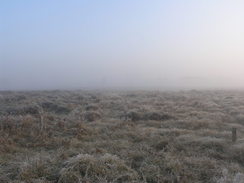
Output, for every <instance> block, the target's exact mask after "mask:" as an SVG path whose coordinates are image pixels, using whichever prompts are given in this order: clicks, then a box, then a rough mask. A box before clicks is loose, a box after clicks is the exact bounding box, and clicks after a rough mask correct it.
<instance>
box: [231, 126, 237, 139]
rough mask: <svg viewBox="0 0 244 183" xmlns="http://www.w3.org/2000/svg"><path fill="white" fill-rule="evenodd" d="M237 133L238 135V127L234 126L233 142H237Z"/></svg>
mask: <svg viewBox="0 0 244 183" xmlns="http://www.w3.org/2000/svg"><path fill="white" fill-rule="evenodd" d="M236 140H237V135H236V128H232V142H236Z"/></svg>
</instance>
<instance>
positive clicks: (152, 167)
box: [0, 91, 244, 183]
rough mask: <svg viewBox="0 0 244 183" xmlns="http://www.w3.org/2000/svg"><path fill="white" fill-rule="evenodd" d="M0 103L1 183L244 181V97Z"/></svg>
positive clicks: (46, 95) (6, 97)
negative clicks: (234, 136)
mask: <svg viewBox="0 0 244 183" xmlns="http://www.w3.org/2000/svg"><path fill="white" fill-rule="evenodd" d="M0 96H1V97H0V182H1V183H2V182H3V183H5V182H6V183H8V182H9V183H10V182H13V183H21V182H27V183H29V182H30V183H31V182H40V183H56V182H59V183H75V182H85V183H93V182H94V183H102V182H104V183H112V182H114V183H120V182H121V183H122V182H134V183H139V182H143V183H159V182H160V183H161V182H162V183H163V182H167V183H171V182H176V183H189V182H190V183H191V182H192V183H197V182H199V183H200V182H204V183H205V182H206V183H214V182H216V183H242V182H244V126H243V125H244V121H243V119H244V117H243V115H244V100H243V99H244V92H241V91H188V92H143V91H138V92H112V91H111V92H94V91H89V92H88V91H50V92H47V91H46V92H1V93H0ZM232 127H235V128H237V136H238V138H237V142H235V143H232V141H231V129H232Z"/></svg>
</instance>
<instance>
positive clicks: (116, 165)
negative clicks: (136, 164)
mask: <svg viewBox="0 0 244 183" xmlns="http://www.w3.org/2000/svg"><path fill="white" fill-rule="evenodd" d="M137 178H138V176H137V173H136V171H135V170H133V169H131V168H130V167H128V166H127V165H126V164H125V163H124V161H122V160H121V159H119V158H118V157H117V156H115V155H111V154H104V155H102V156H101V155H100V156H92V155H89V154H78V155H77V156H75V157H72V158H70V159H69V160H68V161H67V162H66V163H65V165H64V168H63V169H62V170H61V171H60V178H59V181H58V182H60V183H75V182H79V181H88V182H94V183H95V182H97V183H98V182H132V181H136V180H137Z"/></svg>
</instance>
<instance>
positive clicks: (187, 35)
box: [0, 0, 244, 90]
mask: <svg viewBox="0 0 244 183" xmlns="http://www.w3.org/2000/svg"><path fill="white" fill-rule="evenodd" d="M243 10H244V1H241V0H233V1H229V0H206V1H195V0H186V1H180V0H173V1H169V0H168V1H161V0H155V1H147V0H133V1H129V0H124V1H112V0H104V1H98V0H95V1H88V0H84V1H78V0H77V1H75V0H71V1H62V0H59V1H58V0H54V1H48V0H43V1H29V0H27V1H18V0H13V1H1V2H0V90H39V89H40V90H42V89H45V90H46V89H153V90H161V89H162V90H166V89H243V88H244V72H243V69H244V52H243V48H244V21H243V20H244V11H243Z"/></svg>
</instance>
